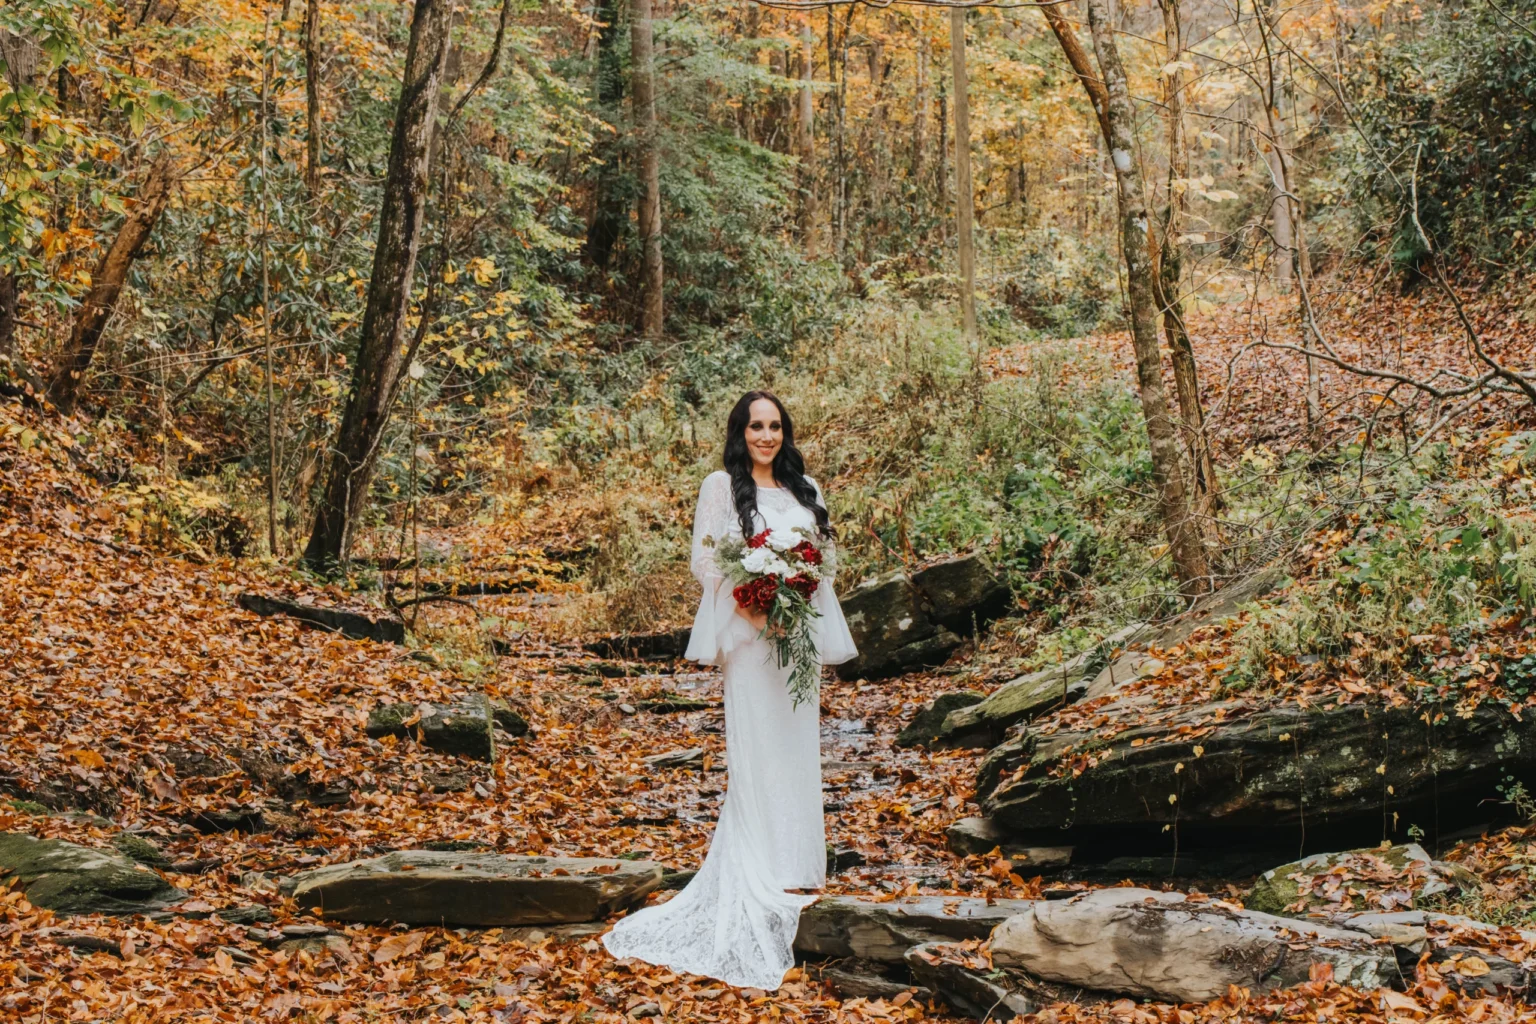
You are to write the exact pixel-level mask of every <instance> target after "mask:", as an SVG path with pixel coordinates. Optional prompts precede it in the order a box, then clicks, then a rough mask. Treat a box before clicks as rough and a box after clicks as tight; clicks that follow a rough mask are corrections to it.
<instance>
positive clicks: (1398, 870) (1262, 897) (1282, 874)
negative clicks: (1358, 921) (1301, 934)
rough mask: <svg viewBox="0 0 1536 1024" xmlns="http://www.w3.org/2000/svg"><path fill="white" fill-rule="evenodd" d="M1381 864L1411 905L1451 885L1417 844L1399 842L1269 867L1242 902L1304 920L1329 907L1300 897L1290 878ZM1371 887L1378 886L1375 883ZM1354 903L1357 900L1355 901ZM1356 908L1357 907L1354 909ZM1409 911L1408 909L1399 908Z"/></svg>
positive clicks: (1359, 884) (1318, 900)
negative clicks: (1406, 892) (1397, 880)
mask: <svg viewBox="0 0 1536 1024" xmlns="http://www.w3.org/2000/svg"><path fill="white" fill-rule="evenodd" d="M1377 861H1380V862H1381V863H1384V864H1385V865H1386V866H1387V868H1388V869H1389V870H1390V871H1392V873H1393V874H1395V875H1398V876H1400V877H1401V880H1402V881H1403V882H1404V883H1407V885H1406V886H1405V887H1406V888H1408V889H1409V891H1410V892H1411V893H1412V898H1413V900H1414V901H1415V902H1417V901H1419V900H1422V899H1424V898H1425V897H1426V896H1432V895H1435V894H1437V893H1441V892H1445V891H1447V890H1448V889H1449V888H1451V887H1452V886H1451V885H1449V884H1447V882H1446V881H1445V878H1444V877H1443V876H1446V875H1449V874H1451V873H1452V872H1451V871H1450V869H1449V867H1448V865H1443V864H1440V863H1439V862H1437V861H1435V860H1434V859H1432V858H1431V857H1430V855H1429V854H1428V853H1426V852H1425V850H1424V848H1423V847H1422V846H1420V845H1419V844H1417V843H1400V844H1398V845H1397V846H1391V847H1379V846H1377V847H1367V848H1365V849H1360V850H1344V851H1342V852H1339V853H1314V854H1312V855H1311V856H1310V857H1303V858H1302V859H1301V860H1298V861H1292V862H1291V863H1289V864H1282V865H1280V866H1279V867H1277V868H1271V869H1270V870H1268V871H1266V872H1264V873H1263V874H1262V875H1260V876H1259V880H1258V881H1257V882H1256V883H1255V884H1254V887H1253V891H1252V892H1250V893H1249V894H1248V897H1247V898H1246V899H1245V900H1244V901H1243V905H1244V906H1246V907H1247V908H1248V909H1249V910H1258V911H1262V912H1264V913H1266V914H1279V915H1282V916H1286V917H1306V916H1307V915H1308V914H1309V913H1310V912H1312V911H1314V910H1318V909H1322V908H1326V907H1327V906H1329V903H1328V901H1326V900H1323V899H1321V898H1319V897H1316V896H1311V895H1309V896H1307V897H1306V898H1305V899H1303V897H1302V895H1301V883H1300V882H1298V881H1297V880H1296V879H1295V878H1292V877H1291V876H1292V875H1302V876H1317V875H1322V874H1326V873H1328V872H1329V871H1332V870H1333V869H1335V868H1338V867H1341V866H1342V867H1343V868H1344V869H1345V871H1346V872H1347V871H1349V869H1350V868H1351V867H1355V868H1357V869H1359V870H1360V871H1372V870H1379V868H1378V867H1377V864H1376V862H1377ZM1369 884H1372V881H1371V880H1362V881H1361V882H1357V883H1355V888H1356V889H1363V888H1364V887H1365V885H1369ZM1375 884H1380V883H1379V882H1377V883H1375ZM1357 903H1358V901H1357ZM1357 909H1358V907H1357ZM1402 909H1409V908H1402Z"/></svg>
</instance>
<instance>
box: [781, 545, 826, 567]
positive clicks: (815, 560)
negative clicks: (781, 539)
mask: <svg viewBox="0 0 1536 1024" xmlns="http://www.w3.org/2000/svg"><path fill="white" fill-rule="evenodd" d="M789 550H790V551H791V552H793V553H794V554H797V555H799V556H800V560H801V561H802V562H804V563H806V564H807V565H820V564H821V549H820V548H818V547H817V546H816V545H815V544H812V543H811V542H810V541H808V540H803V541H801V542H800V543H799V544H796V545H795V546H794V547H792V548H790V549H789Z"/></svg>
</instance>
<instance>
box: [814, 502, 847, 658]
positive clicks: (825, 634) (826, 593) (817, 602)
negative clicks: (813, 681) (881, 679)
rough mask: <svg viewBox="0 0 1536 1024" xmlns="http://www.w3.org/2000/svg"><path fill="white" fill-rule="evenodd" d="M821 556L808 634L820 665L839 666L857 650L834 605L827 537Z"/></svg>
mask: <svg viewBox="0 0 1536 1024" xmlns="http://www.w3.org/2000/svg"><path fill="white" fill-rule="evenodd" d="M807 479H810V478H809V477H807ZM811 486H812V487H814V488H816V503H817V504H819V505H820V506H821V507H822V508H826V507H827V499H826V498H825V497H823V496H822V493H821V485H820V484H818V483H817V482H816V481H815V480H811ZM822 557H823V561H822V564H821V586H819V587H817V588H816V594H815V596H814V597H812V598H811V606H812V607H813V608H815V609H816V611H817V612H819V613H820V615H819V616H818V617H817V619H816V620H815V622H814V623H813V624H812V627H811V634H812V636H813V637H814V638H815V640H816V654H817V657H819V658H820V659H821V663H822V664H823V665H841V664H842V663H843V662H845V661H852V660H853V659H854V658H857V657H858V656H859V649H858V648H857V647H856V646H855V645H854V642H853V634H852V633H850V632H849V631H848V620H847V619H845V618H844V617H843V606H842V605H841V604H839V603H838V600H837V591H836V590H835V589H834V588H833V584H834V582H835V580H836V577H837V561H838V559H837V542H836V541H835V540H834V539H832V538H830V537H828V538H825V539H824V540H823V541H822Z"/></svg>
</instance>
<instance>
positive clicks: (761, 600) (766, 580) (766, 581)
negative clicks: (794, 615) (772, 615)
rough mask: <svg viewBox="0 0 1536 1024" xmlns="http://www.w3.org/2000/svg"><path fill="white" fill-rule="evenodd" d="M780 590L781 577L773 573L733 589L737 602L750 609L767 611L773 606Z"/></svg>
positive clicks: (732, 594) (732, 593) (732, 592)
mask: <svg viewBox="0 0 1536 1024" xmlns="http://www.w3.org/2000/svg"><path fill="white" fill-rule="evenodd" d="M778 592H779V578H778V577H777V576H774V575H772V574H769V575H767V576H760V577H758V578H757V579H755V580H752V581H751V582H748V583H743V584H742V585H741V586H739V587H737V588H736V589H734V590H732V591H731V596H733V597H735V598H736V603H737V604H739V605H741V606H742V607H743V608H746V609H748V610H749V611H756V612H766V611H767V610H768V609H769V608H771V607H773V599H774V597H775V596H777V595H778Z"/></svg>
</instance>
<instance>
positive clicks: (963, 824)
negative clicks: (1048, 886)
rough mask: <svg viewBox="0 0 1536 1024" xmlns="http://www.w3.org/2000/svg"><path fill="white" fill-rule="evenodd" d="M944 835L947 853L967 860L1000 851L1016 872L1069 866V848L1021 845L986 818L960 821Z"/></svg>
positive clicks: (962, 819)
mask: <svg viewBox="0 0 1536 1024" xmlns="http://www.w3.org/2000/svg"><path fill="white" fill-rule="evenodd" d="M944 834H945V836H946V837H947V838H948V839H949V849H950V852H952V853H957V854H959V855H960V856H962V857H966V856H972V855H984V854H988V853H991V852H992V851H993V850H1000V851H1001V853H1002V855H1003V856H1004V857H1007V858H1008V859H1009V860H1010V861H1012V862H1013V865H1014V870H1016V871H1019V872H1028V871H1031V870H1044V869H1048V868H1064V867H1066V866H1067V865H1068V864H1070V863H1072V847H1070V846H1021V845H1020V844H1018V843H1016V842H1014V840H1013V837H1012V836H1011V835H1009V834H1008V833H1007V832H1006V831H1004V830H1003V829H1000V828H998V827H997V824H996V823H995V822H993V821H992V820H991V819H988V818H981V817H971V818H961V819H960V820H959V821H957V822H955V823H954V824H953V825H951V826H949V828H947V829H945V830H944Z"/></svg>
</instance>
